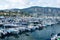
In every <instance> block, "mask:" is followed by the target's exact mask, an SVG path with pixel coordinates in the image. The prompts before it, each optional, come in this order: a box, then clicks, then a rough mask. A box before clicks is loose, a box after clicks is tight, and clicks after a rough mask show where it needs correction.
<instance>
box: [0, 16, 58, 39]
mask: <svg viewBox="0 0 60 40" xmlns="http://www.w3.org/2000/svg"><path fill="white" fill-rule="evenodd" d="M0 20H1V25H2V26H0V38H3V37H6V36H8V35H11V36H12V35H19V34H25V33H31V32H35V31H36V30H43V29H44V28H47V27H46V26H53V25H55V24H58V23H59V21H57V20H58V19H57V20H56V19H51V18H48V19H46V18H45V19H44V18H43V19H39V18H34V17H33V18H23V19H22V18H20V19H18V20H17V18H16V17H8V18H6V17H5V18H1V19H0ZM26 35H29V34H26Z"/></svg>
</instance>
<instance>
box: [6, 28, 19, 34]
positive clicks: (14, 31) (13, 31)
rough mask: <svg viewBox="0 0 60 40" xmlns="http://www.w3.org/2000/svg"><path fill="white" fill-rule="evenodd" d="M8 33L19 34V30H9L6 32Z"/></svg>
mask: <svg viewBox="0 0 60 40" xmlns="http://www.w3.org/2000/svg"><path fill="white" fill-rule="evenodd" d="M6 31H7V32H8V33H12V34H18V33H19V30H18V29H16V28H9V29H7V30H6Z"/></svg>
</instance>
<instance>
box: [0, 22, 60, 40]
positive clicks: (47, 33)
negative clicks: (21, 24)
mask: <svg viewBox="0 0 60 40" xmlns="http://www.w3.org/2000/svg"><path fill="white" fill-rule="evenodd" d="M56 33H60V23H59V24H54V25H51V26H46V27H44V28H43V30H36V31H34V32H27V33H23V34H18V35H11V36H6V37H3V38H0V40H50V38H51V34H56Z"/></svg>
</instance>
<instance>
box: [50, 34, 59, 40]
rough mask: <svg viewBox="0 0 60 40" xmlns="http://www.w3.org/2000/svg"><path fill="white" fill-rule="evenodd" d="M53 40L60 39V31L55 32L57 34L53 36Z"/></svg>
mask: <svg viewBox="0 0 60 40" xmlns="http://www.w3.org/2000/svg"><path fill="white" fill-rule="evenodd" d="M51 40H60V33H58V34H55V35H54V36H53V37H52V38H51Z"/></svg>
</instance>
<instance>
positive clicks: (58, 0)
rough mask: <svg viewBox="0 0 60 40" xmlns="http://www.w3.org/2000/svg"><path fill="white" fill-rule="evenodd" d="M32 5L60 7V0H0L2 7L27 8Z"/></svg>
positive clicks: (0, 7) (0, 6)
mask: <svg viewBox="0 0 60 40" xmlns="http://www.w3.org/2000/svg"><path fill="white" fill-rule="evenodd" d="M30 6H43V7H59V8H60V0H0V9H11V8H20V9H22V8H27V7H30Z"/></svg>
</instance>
